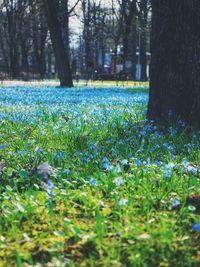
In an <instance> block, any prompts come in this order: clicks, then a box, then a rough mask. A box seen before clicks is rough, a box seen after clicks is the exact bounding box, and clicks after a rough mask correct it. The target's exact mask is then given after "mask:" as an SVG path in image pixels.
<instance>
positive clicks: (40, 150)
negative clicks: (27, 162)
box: [35, 147, 42, 155]
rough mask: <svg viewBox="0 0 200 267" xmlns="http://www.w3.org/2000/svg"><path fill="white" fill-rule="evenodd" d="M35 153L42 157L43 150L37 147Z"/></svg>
mask: <svg viewBox="0 0 200 267" xmlns="http://www.w3.org/2000/svg"><path fill="white" fill-rule="evenodd" d="M35 152H36V154H37V155H40V154H41V152H42V148H41V147H37V148H36V150H35Z"/></svg>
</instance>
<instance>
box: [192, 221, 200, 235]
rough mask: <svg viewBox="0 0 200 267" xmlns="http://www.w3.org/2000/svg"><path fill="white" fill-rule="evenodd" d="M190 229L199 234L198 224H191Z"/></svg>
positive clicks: (199, 225) (199, 227)
mask: <svg viewBox="0 0 200 267" xmlns="http://www.w3.org/2000/svg"><path fill="white" fill-rule="evenodd" d="M192 229H193V230H194V231H196V232H199V233H200V222H198V223H195V224H193V226H192Z"/></svg>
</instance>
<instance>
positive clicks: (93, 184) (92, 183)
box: [88, 178, 98, 186]
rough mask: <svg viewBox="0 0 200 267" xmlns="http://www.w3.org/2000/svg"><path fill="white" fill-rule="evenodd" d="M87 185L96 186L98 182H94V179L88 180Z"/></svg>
mask: <svg viewBox="0 0 200 267" xmlns="http://www.w3.org/2000/svg"><path fill="white" fill-rule="evenodd" d="M88 183H89V184H90V185H91V186H98V182H97V180H95V179H94V178H90V179H89V180H88Z"/></svg>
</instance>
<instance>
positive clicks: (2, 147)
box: [0, 144, 8, 150]
mask: <svg viewBox="0 0 200 267" xmlns="http://www.w3.org/2000/svg"><path fill="white" fill-rule="evenodd" d="M7 147H8V145H7V144H1V145H0V149H1V150H4V149H6V148H7Z"/></svg>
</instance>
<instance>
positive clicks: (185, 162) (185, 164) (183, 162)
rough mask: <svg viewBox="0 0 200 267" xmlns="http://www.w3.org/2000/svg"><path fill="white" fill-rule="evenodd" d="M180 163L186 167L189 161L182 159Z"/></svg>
mask: <svg viewBox="0 0 200 267" xmlns="http://www.w3.org/2000/svg"><path fill="white" fill-rule="evenodd" d="M182 165H183V167H184V168H187V167H188V166H189V165H190V163H189V161H187V160H183V161H182Z"/></svg>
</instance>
